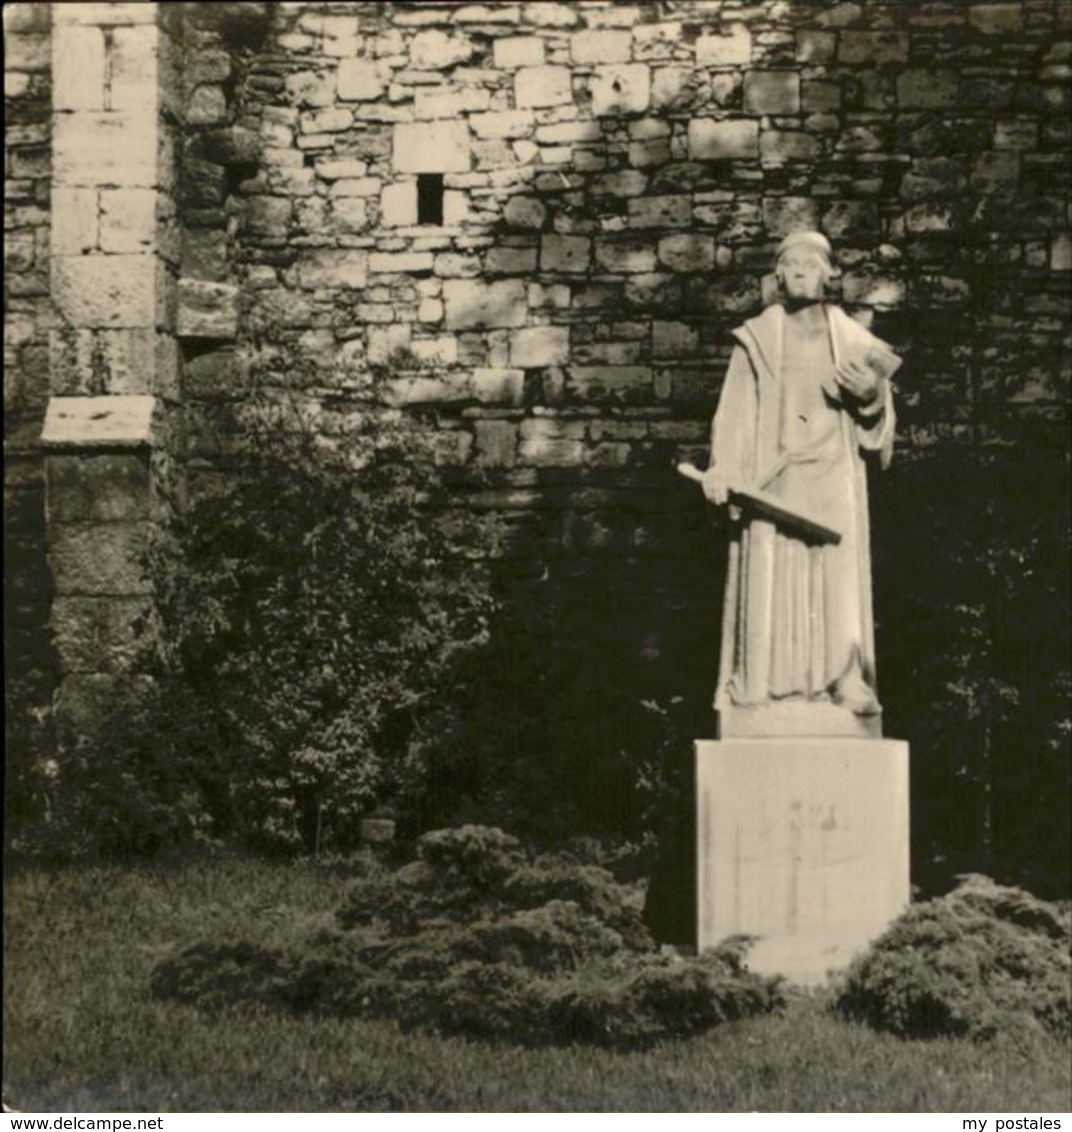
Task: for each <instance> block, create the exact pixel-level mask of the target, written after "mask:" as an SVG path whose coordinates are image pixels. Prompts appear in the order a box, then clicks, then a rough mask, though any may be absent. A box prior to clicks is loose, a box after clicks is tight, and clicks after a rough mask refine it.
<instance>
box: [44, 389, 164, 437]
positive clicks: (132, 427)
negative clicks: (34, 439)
mask: <svg viewBox="0 0 1072 1132" xmlns="http://www.w3.org/2000/svg"><path fill="white" fill-rule="evenodd" d="M156 403H157V401H156V398H155V397H151V396H148V395H146V394H128V395H120V396H112V397H108V396H104V397H51V398H49V402H48V408H47V409H46V411H45V424H44V428H43V429H42V430H41V443H42V445H43V446H44V447H45V448H46V449H51V450H57V449H74V448H143V447H149V446H152V445H153V444H155V442H156V437H155V435H154V432H153V414H154V410H155V408H156Z"/></svg>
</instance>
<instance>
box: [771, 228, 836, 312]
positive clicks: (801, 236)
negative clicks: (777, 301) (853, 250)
mask: <svg viewBox="0 0 1072 1132" xmlns="http://www.w3.org/2000/svg"><path fill="white" fill-rule="evenodd" d="M831 255H832V253H831V250H830V241H829V240H827V238H826V237H825V236H824V235H823V234H822V233H821V232H810V231H801V232H791V233H790V234H789V235H788V236H786V238H785V239H784V240H783V241H782V242H781V243H780V244H779V245H778V259H777V263H776V266H775V269H774V273H775V276H776V278H777V280H778V286H779V288H780V289H781V292H782V294H783V295H784V296H785V297H786V298H787V299H788V300H789V301H790V302H809V301H815V300H817V299H821V298H822V297H823V291H824V290H825V288H826V284H827V282H828V281H829V280H830V277H831V275H833V273H834V267H833V261H832V258H831Z"/></svg>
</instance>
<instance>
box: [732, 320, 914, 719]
mask: <svg viewBox="0 0 1072 1132" xmlns="http://www.w3.org/2000/svg"><path fill="white" fill-rule="evenodd" d="M823 315H824V317H823V318H822V319H813V320H811V322H810V326H811V328H812V329H811V331H810V332H809V331H808V330H806V329H804V330H802V329H801V324H802V321H803V320H800V319H799V318H796V317H794V316H790V315H787V313H786V311H785V310H784V308H783V307H782V306H781V305H773V306H770V307H768V308H767V309H766V310H765V311H764V312H763V313H762V314H761V315H759V316H758V317H757V318H753V319H750V320H749V321H748V322H746V323H745V324H744V325H743V326H741V327H739V328H738V329H737V330H736V331H735V332H734V336H735V338H736V340H737V343H738V344H737V345H736V346H735V348H734V351H733V355H732V357H731V359H730V365H729V370H728V371H727V374H726V380H725V384H724V386H723V390H722V394H721V397H720V400H719V405H718V409H717V411H716V413H715V418H714V422H713V426H712V437H711V443H712V461H713V462H714V463H715V464H717V465H719V466H720V468H721V470H722V472H723V474H724V475H725V477H726V478H727V479H728V481H729V483H730V485H731V486H733V487H739V488H746V489H747V488H759V489H761V490H762V491H763V492H764V493H766V494H767V495H768V496H774V497H775V498H776V499H778V500H779V501H781V502H782V503H784V504H785V506H786V508H787V509H788V510H791V511H792V510H799V511H802V512H805V513H807V514H810V515H811V516H812V517H813V518H815V519H816V520H818V521H819V522H821V523H823V524H825V525H827V526H829V527H832V528H834V529H835V530H836V531H837V532H839V534H840V536H841V537H840V541H839V542H837V543H836V544H834V543H827V544H825V545H822V544H820V543H817V542H815V541H812V540H809V539H807V538H802V537H799V535H798V534H797V533H796V532H794V531H793V530H792V527H791V524H789V525H786V524H783V523H781V522H775V521H772V520H771V519H770V518H769V517H766V516H763V515H761V514H759V513H756V512H754V511H752V510H751V509H750V508H749V507H748V506H747V504H742V505H741V507H740V508H737V507H734V508H732V509H731V513H732V514H734V515H735V517H736V521H735V522H734V523H733V535H732V540H731V544H730V554H729V564H728V572H727V581H726V594H725V602H724V607H723V626H722V648H721V656H720V665H719V679H718V687H717V690H716V693H715V707H716V710H717V711H718V713H719V720H720V733H721V734H723V735H732V734H738V735H741V734H744V735H747V734H757V735H764V734H871V735H880V734H881V716H880V711H881V709H880V707H879V704H878V698H877V694H876V692H875V646H874V625H873V619H872V608H871V560H870V547H869V534H868V507H867V478H866V467H865V462H864V455H863V454H864V453H876V454H878V456H879V458H880V460H881V462H882V465H883V466H884V467H885V466H886V464H888V462H889V459H890V455H891V451H892V444H893V433H894V423H895V422H894V411H893V402H892V399H891V395H890V387H889V381H888V380H887V378H888V375H889V373H891V372H893V370H894V369H896V366H897V365H898V364H899V363H898V361H897V359H896V357H895V356H894V355H893V354H892V352H891V351H890V350H889V347H888V346H886V345H885V344H884V343H883V342H881V341H880V340H879V339H878V338H876V337H875V336H874V335H872V334H871V333H870V332H869V331H868V330H866V329H865V328H864V327H863V326H861V325H860V324H859V323H857V322H855V321H854V320H853V319H851V318H849V316H848V315H846V314H845V313H844V311H842V310H841V309H840V308H838V307H829V306H828V307H824V308H823ZM804 325H805V326H807V325H809V324H808V323H806V322H805V323H804ZM880 356H881V358H882V359H883V364H884V365H885V375H884V376H883V377H882V378H881V380H880V389H879V394H878V397H877V399H876V400H875V401H874V402H872V403H871V404H869V405H863V406H861V405H859V404H854V403H853V399H852V398H851V397H850V396H849V395H847V394H846V393H844V392H843V391H842V390H841V388H840V387H839V386H838V384H837V382H836V381H835V379H834V368H835V366H836V364H837V362H838V360H839V359H840V358H842V357H851V358H853V359H858V360H861V361H864V362H865V364H871V363H872V362H874V361H875V359H876V358H878V357H880Z"/></svg>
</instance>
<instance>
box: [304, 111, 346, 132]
mask: <svg viewBox="0 0 1072 1132" xmlns="http://www.w3.org/2000/svg"><path fill="white" fill-rule="evenodd" d="M353 123H354V112H353V111H352V110H349V109H347V108H346V107H344V106H329V107H326V108H325V109H323V110H303V111H302V112H301V114H300V115H299V117H298V130H299V131H300V132H301V133H302V134H303V135H306V136H309V135H314V134H337V133H339V132H340V131H342V130H347V129H349V128H350V127H351V126H352V125H353Z"/></svg>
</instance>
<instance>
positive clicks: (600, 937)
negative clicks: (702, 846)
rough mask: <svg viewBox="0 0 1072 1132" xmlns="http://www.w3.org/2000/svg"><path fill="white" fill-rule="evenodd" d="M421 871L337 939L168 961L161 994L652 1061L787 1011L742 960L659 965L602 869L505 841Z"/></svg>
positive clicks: (264, 944) (371, 883) (355, 894)
mask: <svg viewBox="0 0 1072 1132" xmlns="http://www.w3.org/2000/svg"><path fill="white" fill-rule="evenodd" d="M418 848H419V854H420V859H419V860H417V861H415V862H412V863H411V864H409V865H405V866H403V867H402V868H400V869H398V870H397V871H395V872H394V873H393V874H387V873H383V874H381V875H379V876H374V877H369V878H366V879H364V880H362V881H360V882H358V883H357V884H356V885H355V887H354V889H353V890H352V891H351V893H350V895H349V897H348V899H347V900H346V902H345V904H344V905H343V907H342V908H340V909H339V911H338V913H337V916H336V920H337V925H338V926H337V927H334V928H329V929H321V930H319V931H316V932H313V933H310V934H307V935H306V936H305V937H304V938H300V937H295V936H294V934H293V933H290V934H289V935H288V934H286V933H285V929H284V934H283V935H282V936H281V935H280V934H279V933H280V929H279V928H278V926H277V927H275V928H274V929H272V930H273V931H274V933H275V936H274V938H269V939H268V940H267V941H258V942H257V943H252V942H240V943H237V944H230V945H227V946H221V945H216V944H211V943H203V944H199V945H197V946H196V947H193V948H190V949H188V950H187V951H185V952H183V953H182V954H181V955H178V956H177V957H175V958H173V959H170V960H167V961H165V962H163V963H161V964H160V965H159V966H158V967H157V969H156V971H155V972H154V975H153V991H154V993H155V994H156V995H157V996H158V997H161V998H168V999H175V1000H179V1001H182V1002H189V1003H194V1004H197V1005H199V1006H201V1007H203V1008H208V1009H215V1008H220V1007H223V1006H227V1005H230V1004H233V1003H243V1002H244V1003H259V1004H262V1005H267V1006H270V1007H274V1008H276V1009H285V1010H292V1011H298V1012H301V1013H313V1014H326V1015H342V1016H363V1017H389V1018H395V1019H398V1020H399V1021H400V1022H402V1023H403V1025H406V1026H423V1027H432V1028H434V1029H437V1030H439V1031H441V1032H444V1033H455V1034H465V1035H468V1036H471V1037H479V1038H502V1039H508V1040H511V1041H515V1042H520V1043H523V1044H527V1045H546V1044H562V1043H569V1042H587V1043H594V1044H598V1045H603V1046H609V1047H611V1048H619V1049H630V1048H642V1047H645V1046H649V1045H651V1044H652V1043H654V1042H656V1041H659V1040H661V1039H664V1038H671V1037H684V1036H687V1035H690V1034H695V1033H700V1032H702V1031H704V1030H706V1029H709V1028H710V1027H711V1026H715V1025H718V1024H720V1023H722V1022H726V1021H731V1020H734V1019H737V1018H743V1017H747V1016H749V1015H752V1014H760V1013H765V1012H769V1011H771V1010H774V1009H777V1008H778V1007H780V1006H781V1005H783V1003H784V998H783V994H782V991H781V983H780V980H777V979H766V978H762V977H760V976H758V975H753V974H750V973H748V972H747V971H746V970H744V968H743V966H742V964H741V957H740V950H739V948H737V947H729V948H726V949H724V950H722V951H719V952H714V953H711V954H708V955H705V956H703V957H702V958H700V959H691V960H683V959H679V958H678V957H676V956H672V955H667V954H662V953H660V952H659V951H658V950H657V949H656V947H655V944H654V943H653V942H652V939H651V937H650V936H649V935H648V933H647V931H646V929H645V928H644V926H643V924H642V923H641V920H640V915H639V910H638V907H637V905H638V901H639V894H638V893H637V891H636V890H635V889H631V888H628V887H626V886H623V885H620V884H618V883H617V882H615V880H614V878H613V877H612V876H611V874H610V873H608V872H606V871H605V870H603V869H600V868H598V867H596V866H591V865H576V864H573V863H571V862H568V861H564V860H562V859H560V858H556V857H553V856H550V855H544V856H542V857H539V858H537V859H536V860H534V861H530V860H529V859H528V857H527V855H526V854H525V853H524V852H523V851H522V849H521V846H520V844H519V843H518V842H517V841H516V840H515V839H514V838H512V837H510V836H508V835H506V834H504V833H503V832H502V831H500V830H498V829H494V828H487V827H480V826H466V827H463V828H461V829H457V830H440V831H436V832H434V833H430V834H427V835H425V836H424V837H423V838H422V839H421V841H420V843H419V846H418Z"/></svg>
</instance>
